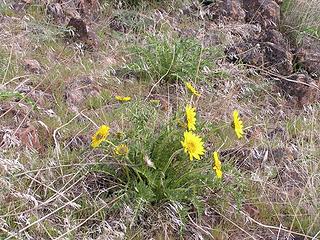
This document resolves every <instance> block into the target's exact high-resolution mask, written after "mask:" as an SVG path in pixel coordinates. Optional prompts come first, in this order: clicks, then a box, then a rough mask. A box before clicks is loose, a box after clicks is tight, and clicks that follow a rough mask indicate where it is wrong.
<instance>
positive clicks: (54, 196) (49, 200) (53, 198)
mask: <svg viewBox="0 0 320 240" xmlns="http://www.w3.org/2000/svg"><path fill="white" fill-rule="evenodd" d="M79 172H80V170H79V171H78V172H77V173H76V174H75V175H74V177H75V176H76V175H77V174H78V173H79ZM74 177H73V178H74ZM73 178H72V179H73ZM72 179H71V180H72ZM82 179H83V176H82V177H81V178H79V179H78V180H77V181H76V182H74V183H73V184H72V185H71V186H69V187H68V188H67V189H65V190H63V188H64V187H65V186H66V185H67V184H68V183H69V182H71V180H70V181H69V182H67V184H65V186H64V187H62V188H61V189H60V190H59V192H58V193H59V194H56V195H53V196H52V197H50V198H49V199H48V200H46V201H45V202H43V203H41V204H39V205H38V206H36V207H34V208H32V209H28V210H25V211H24V212H20V213H15V214H6V215H2V216H0V217H9V216H17V215H21V214H26V213H29V212H32V211H34V210H36V209H38V208H40V207H42V206H44V205H46V204H49V203H50V202H52V201H53V200H55V199H56V198H57V197H58V196H60V195H62V194H63V193H65V192H67V191H68V190H69V189H70V188H72V187H73V186H74V185H75V184H77V183H78V182H79V181H80V180H82ZM62 190H63V191H62Z"/></svg>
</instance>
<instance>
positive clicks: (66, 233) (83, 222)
mask: <svg viewBox="0 0 320 240" xmlns="http://www.w3.org/2000/svg"><path fill="white" fill-rule="evenodd" d="M122 196H124V194H122V195H120V196H118V197H116V198H115V199H113V200H112V201H111V202H108V203H105V204H104V205H103V206H102V207H101V208H99V209H98V210H97V211H95V212H94V213H93V214H91V215H90V216H89V217H88V218H87V219H85V220H84V221H82V222H81V223H80V224H78V225H77V226H75V227H74V228H72V229H70V230H69V231H67V232H65V233H64V234H62V235H60V236H59V237H57V238H55V239H54V240H58V239H61V238H62V237H64V236H66V235H68V234H69V233H71V232H73V231H74V230H76V229H78V228H79V227H81V226H82V225H83V224H85V223H86V222H88V221H89V220H90V219H91V218H93V217H94V216H95V215H96V214H98V213H99V212H100V211H102V210H103V209H105V208H106V207H107V206H108V205H110V204H112V203H114V202H116V201H117V200H118V199H120V198H121V197H122Z"/></svg>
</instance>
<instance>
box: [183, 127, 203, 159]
mask: <svg viewBox="0 0 320 240" xmlns="http://www.w3.org/2000/svg"><path fill="white" fill-rule="evenodd" d="M181 144H182V146H183V148H184V151H185V152H186V153H189V156H190V160H193V158H195V159H198V160H200V155H203V154H204V152H205V150H204V147H203V142H202V139H201V137H199V136H197V135H195V134H193V133H192V132H188V131H185V132H184V140H183V141H181Z"/></svg>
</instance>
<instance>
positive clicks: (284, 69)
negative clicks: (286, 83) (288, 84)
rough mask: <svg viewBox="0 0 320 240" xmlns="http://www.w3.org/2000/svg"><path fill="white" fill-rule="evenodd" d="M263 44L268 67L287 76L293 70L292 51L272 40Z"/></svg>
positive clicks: (265, 61)
mask: <svg viewBox="0 0 320 240" xmlns="http://www.w3.org/2000/svg"><path fill="white" fill-rule="evenodd" d="M262 45H263V47H264V63H265V66H266V67H270V68H271V69H272V70H273V71H275V72H278V73H280V74H281V75H285V76H287V75H290V74H291V73H292V72H293V67H292V60H293V57H292V54H291V52H289V51H288V50H286V49H285V48H283V47H281V46H280V45H277V44H274V43H271V42H265V43H263V44H262Z"/></svg>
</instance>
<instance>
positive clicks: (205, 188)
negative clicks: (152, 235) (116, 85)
mask: <svg viewBox="0 0 320 240" xmlns="http://www.w3.org/2000/svg"><path fill="white" fill-rule="evenodd" d="M125 104H126V106H127V107H126V109H127V113H126V116H127V118H128V119H126V120H127V121H128V122H127V125H128V126H127V127H126V128H127V129H128V131H126V132H124V133H121V134H114V135H109V127H108V126H102V127H101V128H100V129H99V130H98V131H97V132H96V134H95V135H94V136H93V138H92V147H94V148H96V147H98V146H100V145H101V147H102V148H103V149H105V151H106V153H108V155H109V156H112V159H113V160H111V161H112V162H114V163H115V165H114V164H107V165H103V166H101V168H100V171H104V172H105V173H107V174H110V175H112V176H113V177H115V178H118V179H119V180H118V182H121V183H123V186H124V188H123V189H121V190H120V191H119V193H121V194H123V193H125V197H124V198H123V200H124V203H126V204H128V205H130V206H131V208H132V209H134V212H135V214H136V215H138V214H139V213H140V212H141V211H143V210H144V209H145V208H147V207H148V206H159V205H161V204H163V203H166V202H170V203H173V204H178V205H179V206H180V210H181V216H180V218H181V219H180V220H181V221H182V222H185V219H183V216H184V214H182V213H183V212H185V213H188V212H189V210H190V209H195V210H196V212H197V213H198V215H199V217H200V216H201V213H202V212H203V201H202V199H203V197H204V196H205V193H206V192H210V191H215V190H216V191H218V192H220V193H222V192H228V193H229V194H232V195H234V196H235V197H236V198H238V199H239V195H241V191H235V189H236V188H238V186H237V185H238V183H239V182H238V183H237V184H234V187H233V186H231V185H230V186H229V187H223V185H224V183H223V182H222V181H220V179H221V178H222V168H221V162H220V160H219V157H218V152H215V153H214V154H213V151H210V149H207V154H205V150H204V148H203V145H202V144H203V142H202V138H201V137H200V136H198V134H199V135H201V128H200V127H198V124H196V110H195V108H191V107H190V105H187V106H186V112H185V114H182V113H181V112H180V111H178V112H177V114H175V116H173V117H172V118H171V119H169V120H167V121H161V116H159V113H158V112H157V111H156V109H155V108H154V107H152V105H148V104H143V103H141V102H135V103H134V102H131V103H125ZM185 115H186V116H185ZM182 118H185V119H186V124H185V125H184V126H183V127H181V124H180V125H179V124H177V123H178V122H179V121H180V120H181V119H182ZM236 120H237V121H236V123H239V124H240V123H241V124H240V125H241V126H240V125H239V124H238V125H237V124H236V126H235V129H236V130H239V128H241V129H242V128H243V126H242V122H241V120H239V118H238V117H237V119H236ZM183 121H184V120H183ZM239 121H240V122H239ZM241 137H242V135H241ZM186 153H188V155H187V154H186ZM213 155H214V158H213ZM189 158H190V160H189ZM200 158H201V159H200ZM192 159H198V160H192ZM112 166H117V167H116V168H114V167H112ZM94 168H95V171H96V170H97V166H95V167H94Z"/></svg>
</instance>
